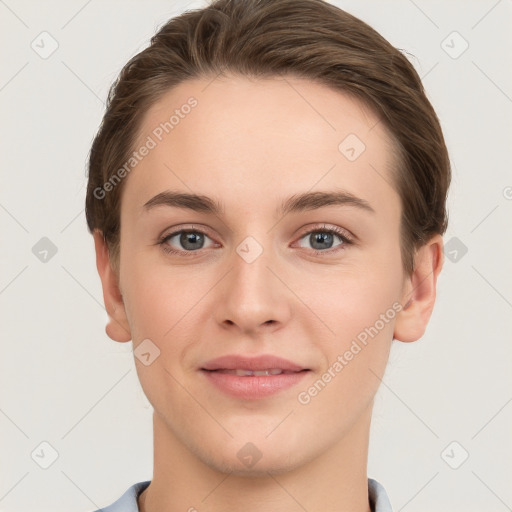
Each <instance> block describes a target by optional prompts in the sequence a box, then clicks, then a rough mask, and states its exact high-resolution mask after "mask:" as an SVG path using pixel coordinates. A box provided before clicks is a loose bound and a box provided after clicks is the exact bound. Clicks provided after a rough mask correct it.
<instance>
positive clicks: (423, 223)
mask: <svg viewBox="0 0 512 512" xmlns="http://www.w3.org/2000/svg"><path fill="white" fill-rule="evenodd" d="M226 71H227V72H228V73H231V74H233V75H240V76H248V77H256V78H257V77H265V78H269V77H270V78H272V77H279V76H281V75H284V74H286V75H290V76H296V77H298V78H306V79H310V80H312V81H315V82H317V83H321V84H324V85H327V86H328V87H330V88H331V89H334V90H338V91H340V92H344V93H346V94H350V95H352V96H354V97H356V98H358V99H359V100H361V101H362V102H364V103H365V104H366V105H369V106H370V108H372V110H373V111H374V112H376V113H378V114H379V117H380V118H381V119H382V120H383V122H384V124H385V126H386V128H387V129H388V130H389V131H390V133H391V134H392V136H393V139H394V143H395V148H396V150H397V155H398V165H397V168H396V169H395V172H394V173H392V174H393V176H392V180H393V185H394V187H395V190H396V191H397V193H398V194H399V196H400V198H401V205H402V216H401V224H400V240H401V256H402V265H403V268H404V272H405V273H406V274H407V275H409V276H410V275H411V273H412V271H413V270H414V254H415V251H416V249H417V248H418V247H419V246H421V245H423V244H424V243H426V242H427V241H428V239H429V238H430V237H431V236H433V235H434V234H436V233H439V234H444V232H445V230H446V227H447V224H448V214H447V211H446V198H447V193H448V187H449V184H450V180H451V170H450V162H449V156H448V151H447V149H446V145H445V141H444V138H443V133H442V130H441V126H440V123H439V120H438V117H437V115H436V113H435V111H434V109H433V107H432V105H431V104H430V102H429V100H428V99H427V97H426V94H425V91H424V89H423V85H422V83H421V79H420V77H419V75H418V73H417V72H416V71H415V69H414V67H413V66H412V64H411V63H410V62H409V60H408V59H407V58H406V57H405V56H404V55H403V54H402V52H401V51H399V50H398V49H397V48H395V47H393V46H392V45H391V44H390V43H389V42H388V41H387V40H386V39H384V38H383V37H382V36H381V35H380V34H379V33H378V32H376V31H375V30H374V29H373V28H372V27H370V26H369V25H367V24H366V23H365V22H363V21H361V20H360V19H358V18H356V17H354V16H352V15H350V14H349V13H347V12H345V11H343V10H341V9H339V8H338V7H336V6H334V5H332V4H330V3H327V2H325V1H324V0H215V1H212V2H211V3H210V4H209V5H208V6H207V7H204V8H202V9H196V10H192V11H186V12H184V13H182V14H181V15H179V16H177V17H174V18H172V19H170V20H169V21H168V22H167V23H165V24H164V25H163V26H162V27H161V28H160V30H159V31H158V32H157V33H156V34H155V35H154V36H153V37H152V38H151V44H150V45H149V47H147V48H146V49H144V50H143V51H141V52H140V53H138V54H137V55H135V56H134V57H133V58H131V59H130V61H129V62H128V63H127V64H126V65H125V66H124V68H123V69H122V70H121V72H120V74H119V77H118V78H117V79H116V81H115V82H114V83H113V84H112V86H111V88H110V91H109V94H108V99H107V108H106V112H105V115H104V117H103V120H102V123H101V126H100V129H99V131H98V133H97V134H96V136H95V138H94V141H93V143H92V147H91V151H90V154H89V175H88V179H89V181H88V186H87V197H86V218H87V225H88V228H89V231H90V232H91V233H92V232H93V231H94V230H95V229H98V230H100V231H101V232H102V234H103V237H104V239H105V241H106V243H107V245H108V248H109V253H110V255H111V261H112V262H113V266H114V268H116V269H117V268H118V265H119V244H120V204H121V192H122V188H123V187H122V185H123V183H122V182H121V183H119V185H117V186H115V187H113V188H112V190H111V191H110V192H109V193H108V194H103V195H104V197H98V194H97V192H96V193H95V190H96V191H98V190H100V189H101V187H102V186H103V185H104V184H105V183H106V182H108V181H109V179H111V178H112V176H113V175H114V173H115V172H116V171H117V170H118V169H119V168H120V167H121V166H123V164H124V163H125V162H126V161H127V160H128V159H129V158H130V155H131V153H132V152H133V150H134V148H133V146H134V144H135V142H136V138H137V135H138V130H139V128H140V124H141V119H142V116H143V115H144V113H145V112H146V111H147V110H148V109H149V108H150V107H151V105H153V104H154V103H156V102H157V101H158V100H159V99H160V98H161V97H162V96H163V95H164V94H165V93H167V92H168V91H169V90H170V89H171V88H172V87H174V86H176V85H178V84H179V83H181V82H183V81H185V80H187V79H193V78H212V77H215V76H217V75H219V74H223V73H224V72H226ZM340 142H341V141H340ZM376 179H380V178H378V177H376Z"/></svg>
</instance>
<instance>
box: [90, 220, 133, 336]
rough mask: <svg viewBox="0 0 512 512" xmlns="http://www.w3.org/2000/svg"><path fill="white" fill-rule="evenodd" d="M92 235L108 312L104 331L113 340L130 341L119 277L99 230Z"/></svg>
mask: <svg viewBox="0 0 512 512" xmlns="http://www.w3.org/2000/svg"><path fill="white" fill-rule="evenodd" d="M93 237H94V247H95V250H96V268H97V269H98V274H99V276H100V279H101V286H102V288H103V301H104V303H105V309H106V311H107V314H108V322H107V325H106V328H105V332H106V333H107V335H108V337H109V338H111V339H112V340H114V341H119V342H126V341H131V339H132V338H131V333H130V326H129V323H128V318H127V316H126V310H125V306H124V302H123V297H122V295H121V291H120V289H119V279H118V276H117V275H116V273H115V272H114V270H113V269H112V265H111V262H110V255H109V252H108V247H107V244H106V242H105V240H104V238H103V234H102V233H101V231H99V230H95V231H94V233H93Z"/></svg>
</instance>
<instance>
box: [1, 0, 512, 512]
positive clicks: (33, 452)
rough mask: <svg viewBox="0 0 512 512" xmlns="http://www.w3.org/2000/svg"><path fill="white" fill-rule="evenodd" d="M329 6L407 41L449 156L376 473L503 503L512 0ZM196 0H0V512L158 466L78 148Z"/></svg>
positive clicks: (65, 503) (387, 391) (439, 505)
mask: <svg viewBox="0 0 512 512" xmlns="http://www.w3.org/2000/svg"><path fill="white" fill-rule="evenodd" d="M332 3H334V4H336V5H338V6H340V7H342V8H345V9H346V10H348V11H349V12H351V13H352V14H354V15H356V16H359V17H360V18H362V19H363V20H365V21H366V22H368V23H369V24H370V25H372V26H373V27H374V28H376V29H377V30H378V31H380V32H381V33H382V34H383V35H384V36H385V37H386V38H387V39H388V40H389V41H390V42H391V43H392V44H394V45H395V46H397V47H399V48H402V49H406V50H407V51H408V52H409V53H411V54H412V55H414V57H412V56H411V57H410V58H411V60H412V62H413V63H414V65H415V67H416V68H417V69H418V72H419V73H420V75H421V76H422V77H423V78H424V84H425V88H426V90H427V93H428V96H429V98H430V99H431V101H432V103H433V104H434V107H435V108H436V110H437V112H438V115H439V117H440V119H441V123H442V125H443V129H444V133H445V136H446V140H447V143H448V146H449V151H450V154H451V161H452V165H453V182H452V187H451V191H450V196H449V212H450V226H449V229H448V232H447V233H446V236H445V243H446V244H447V247H448V248H449V252H450V254H447V259H446V263H445V267H444V269H443V272H442V273H441V276H440V279H439V282H438V299H437V303H436V306H435V309H434V313H433V316H432V319H431V322H430V324H429V326H428V329H427V332H426V334H425V336H424V337H423V338H422V340H420V341H418V342H415V343H409V344H405V343H400V342H395V345H394V346H393V348H392V352H391V357H390V361H389V365H388V368H387V371H386V374H385V376H384V379H383V383H382V385H381V388H380V390H379V392H378V394H377V397H376V401H375V409H374V416H373V423H372V429H371V442H370V457H369V470H368V474H369V476H370V477H373V478H376V479H377V480H379V481H380V482H381V483H382V484H383V485H384V486H385V488H386V489H387V492H388V494H389V496H390V499H391V502H392V504H393V507H394V510H395V511H396V512H400V511H405V512H420V511H431V510H436V511H439V512H440V511H448V510H449V511H465V512H472V511H481V510H485V511H487V512H493V511H496V512H502V511H505V510H512V508H511V507H512V490H511V486H510V482H511V481H512V480H511V477H512V471H511V460H512V457H511V455H512V442H511V436H510V432H511V431H512V430H511V424H512V404H511V401H512V387H511V385H510V384H511V381H512V377H511V374H512V372H511V343H510V334H511V318H512V315H511V309H512V303H511V301H512V286H511V284H512V283H511V281H512V272H511V267H510V262H511V261H512V258H511V256H512V255H511V245H510V227H511V220H512V216H511V210H512V176H511V174H510V164H511V160H512V159H511V152H512V150H511V141H512V139H511V124H512V123H511V110H512V76H511V75H512V73H511V67H510V55H512V38H511V36H510V30H511V21H512V1H511V0H500V1H496V0H489V1H487V0H485V1H484V0H482V1H467V0H465V1H460V0H459V1H450V2H446V1H444V2H443V1H420V0H415V1H412V0H400V1H398V0H397V1H393V2H391V1H386V2H368V1H360V0H357V1H356V0H354V1H332ZM203 5H205V4H204V2H199V1H198V2H192V3H191V2H181V1H180V2H178V1H176V2H171V1H154V0H152V1H148V2H142V1H123V2H121V1H119V0H117V1H114V0H107V1H105V0H102V1H100V0H89V1H88V2H85V1H82V0H73V1H66V2H65V1H64V0H59V1H56V0H53V1H45V2H36V1H28V0H25V1H24V0H5V1H3V0H0V44H1V47H2V61H1V62H2V65H1V66H0V115H1V120H2V122H1V132H0V151H1V153H0V155H1V177H0V179H1V184H0V225H1V230H2V231H1V233H2V244H1V250H0V255H1V274H0V311H1V322H0V333H1V343H2V345H1V357H0V440H1V441H0V443H1V446H0V461H1V463H0V468H1V469H0V471H1V473H0V475H1V478H0V510H1V511H20V512H21V511H33V510H38V511H40V512H45V511H52V512H64V511H69V510H75V511H77V512H78V511H84V512H85V511H88V510H92V509H95V508H97V507H100V506H105V505H108V504H110V503H111V502H113V501H114V500H115V499H117V498H118V497H119V496H120V495H121V494H122V493H123V492H124V491H125V490H126V489H127V488H128V487H129V486H130V485H132V484H133V483H135V482H137V481H141V480H146V479H151V477H152V426H151V419H152V409H151V406H150V405H149V403H148V401H147V399H146V398H145V396H144V395H143V393H142V389H141V387H140V385H139V383H138V380H137V375H136V372H135V365H134V361H133V355H132V344H131V343H126V344H120V343H115V342H113V341H111V340H110V339H109V338H108V337H107V336H106V334H105V331H104V327H105V321H106V313H105V310H104V306H103V301H102V292H101V286H100V280H99V277H98V275H97V273H96V267H95V260H94V250H93V240H92V237H91V236H90V235H89V234H88V232H87V230H86V224H85V216H84V199H85V186H86V176H85V161H86V156H87V153H88V150H89V147H90V143H91V141H92V137H93V136H94V134H95V131H96V129H97V128H98V125H99V123H100V120H101V117H102V114H103V110H104V101H105V98H106V94H107V90H108V86H109V85H110V84H111V82H112V81H113V80H114V78H115V77H116V75H117V73H118V72H119V70H120V69H121V67H122V65H123V64H124V63H125V62H126V61H127V60H128V59H129V58H130V57H131V56H132V55H134V54H135V53H137V52H138V51H140V50H141V49H143V48H144V47H145V46H146V45H147V44H148V41H149V38H150V37H151V35H153V33H154V32H155V31H156V30H157V28H158V27H159V26H160V25H161V24H163V23H164V22H165V21H166V20H167V19H168V18H169V17H171V16H173V15H174V14H176V13H178V12H180V11H182V10H185V9H186V8H197V7H202V6H203ZM43 31H46V32H48V33H49V34H50V36H48V35H43V36H40V34H41V32H43ZM454 31H455V32H457V34H453V32H454ZM54 41H56V43H55V42H54ZM443 41H444V42H443ZM466 42H467V44H468V45H469V46H468V48H467V49H466V50H465V51H463V52H462V50H464V48H465V46H466ZM52 44H53V45H55V44H58V48H57V49H56V51H55V52H54V53H53V54H51V55H49V56H48V55H43V56H44V57H46V58H43V56H41V53H44V52H45V51H46V52H49V51H50V50H51V49H52ZM31 45H33V46H34V47H35V48H33V47H32V46H31ZM461 52H462V53H461ZM43 237H47V238H48V239H49V240H50V241H51V243H52V244H53V245H54V246H55V249H56V251H57V252H56V253H55V254H53V253H52V252H51V249H50V251H49V252H48V253H47V254H46V256H45V253H44V252H41V251H44V249H45V247H46V248H47V249H48V241H46V240H43V241H40V240H41V239H42V238H43ZM37 244H39V245H37ZM34 246H35V249H33V248H34ZM55 249H54V250H55ZM465 250H467V252H466V253H465V252H464V251H465ZM41 258H42V259H43V260H44V258H46V261H42V260H41ZM42 442H46V443H49V445H47V444H43V445H41V443H42ZM453 442H455V443H454V444H452V443H453ZM466 453H467V454H469V457H468V458H467V460H464V458H465V456H466ZM55 456H57V458H56V460H55V461H53V458H54V457H55ZM45 465H48V467H47V468H46V469H44V468H43V467H41V466H45ZM198 502H199V500H198Z"/></svg>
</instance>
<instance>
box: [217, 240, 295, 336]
mask: <svg viewBox="0 0 512 512" xmlns="http://www.w3.org/2000/svg"><path fill="white" fill-rule="evenodd" d="M228 266H229V268H228V273H227V275H225V277H224V279H222V281H221V283H219V286H218V287H216V289H217V291H216V293H217V297H216V303H217V306H216V309H215V316H216V320H217V322H218V323H219V325H222V327H223V328H225V329H232V330H233V329H235V330H236V329H238V330H239V331H240V333H245V334H248V333H249V334H256V333H258V332H259V331H262V330H264V332H265V333H268V332H270V331H272V332H273V331H274V330H277V329H279V328H281V327H282V326H283V325H284V324H285V323H286V322H287V321H288V319H289V318H290V315H291V312H290V306H291V304H290V296H291V295H292V294H291V292H290V290H289V289H288V288H287V287H286V285H285V284H284V282H283V276H280V274H283V273H284V271H283V270H282V266H280V265H279V264H278V258H277V257H276V256H275V255H274V254H273V251H272V250H271V249H270V247H268V246H266V247H263V244H261V243H259V242H258V241H257V240H256V239H255V238H253V237H247V238H246V239H245V240H244V241H242V243H240V244H239V245H238V246H237V247H236V248H235V250H233V253H232V255H231V257H230V260H229V263H228ZM284 281H286V280H285V279H284Z"/></svg>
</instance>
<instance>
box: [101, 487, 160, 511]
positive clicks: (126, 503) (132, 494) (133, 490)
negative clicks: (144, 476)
mask: <svg viewBox="0 0 512 512" xmlns="http://www.w3.org/2000/svg"><path fill="white" fill-rule="evenodd" d="M150 483H151V480H145V481H144V482H137V483H136V484H133V485H132V486H131V487H129V488H128V489H127V490H126V491H125V492H124V494H123V495H122V496H121V497H120V498H119V499H118V500H116V501H115V502H114V503H112V504H111V505H109V506H108V507H102V508H100V509H98V510H94V511H93V512H139V507H138V505H137V498H138V497H139V495H140V494H141V493H142V491H143V490H144V489H145V488H146V487H147V486H148V485H149V484H150Z"/></svg>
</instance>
